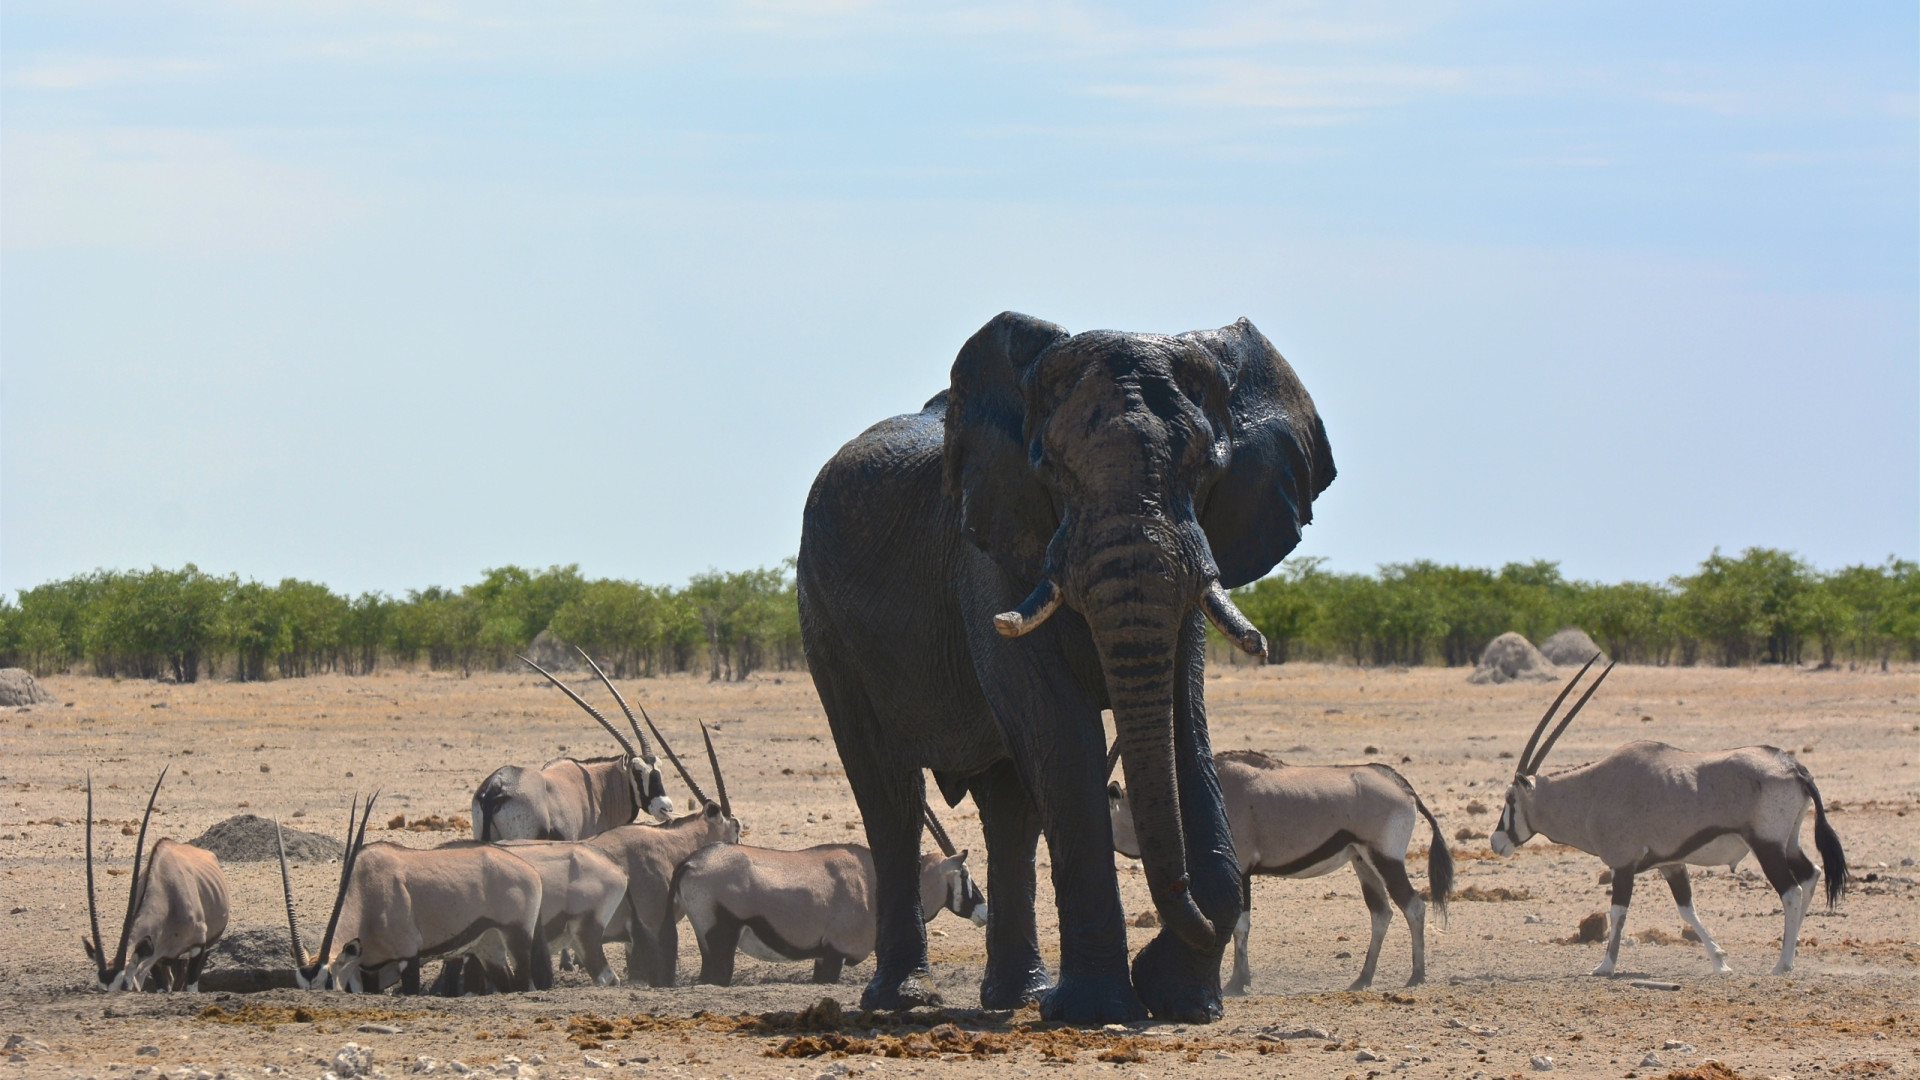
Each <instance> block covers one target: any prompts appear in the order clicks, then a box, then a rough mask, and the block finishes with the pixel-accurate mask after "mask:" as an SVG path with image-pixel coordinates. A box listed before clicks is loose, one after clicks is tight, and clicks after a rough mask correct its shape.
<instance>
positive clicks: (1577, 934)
mask: <svg viewBox="0 0 1920 1080" xmlns="http://www.w3.org/2000/svg"><path fill="white" fill-rule="evenodd" d="M1573 940H1574V941H1575V942H1580V943H1586V942H1596V941H1605V940H1607V913H1606V912H1604V911H1596V912H1594V913H1593V914H1591V915H1588V916H1587V917H1586V918H1584V919H1581V920H1580V928H1579V929H1578V930H1575V931H1574V934H1573Z"/></svg>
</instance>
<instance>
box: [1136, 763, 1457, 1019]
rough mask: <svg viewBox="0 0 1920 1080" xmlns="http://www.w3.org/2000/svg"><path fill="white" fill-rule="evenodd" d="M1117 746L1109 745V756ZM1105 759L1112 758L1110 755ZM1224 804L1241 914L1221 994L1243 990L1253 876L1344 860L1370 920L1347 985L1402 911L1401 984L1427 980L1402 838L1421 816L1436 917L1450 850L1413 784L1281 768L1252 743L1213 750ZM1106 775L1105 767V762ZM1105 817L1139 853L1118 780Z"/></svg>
mask: <svg viewBox="0 0 1920 1080" xmlns="http://www.w3.org/2000/svg"><path fill="white" fill-rule="evenodd" d="M1117 751H1118V747H1117V746H1116V747H1115V754H1116V755H1117ZM1110 756H1112V755H1110ZM1213 762H1214V769H1215V771H1216V772H1217V773H1218V774H1219V777H1220V794H1221V796H1222V797H1223V798H1224V799H1225V801H1226V810H1227V825H1228V827H1229V829H1231V831H1232V834H1233V850H1234V854H1235V855H1236V856H1237V857H1238V859H1239V862H1240V900H1241V904H1240V919H1239V921H1238V922H1236V923H1234V926H1233V975H1232V977H1231V978H1229V979H1228V980H1227V985H1226V992H1227V993H1229V994H1244V993H1246V992H1247V983H1248V981H1249V980H1250V979H1251V978H1252V970H1251V967H1250V965H1249V964H1248V961H1247V932H1248V929H1249V927H1250V925H1251V916H1252V913H1253V879H1254V876H1255V875H1269V876H1272V877H1284V878H1310V877H1319V876H1320V875H1322V874H1331V873H1333V872H1334V871H1336V870H1338V869H1340V868H1341V867H1342V866H1348V865H1351V866H1352V867H1353V872H1354V875H1355V876H1357V877H1358V878H1359V879H1360V895H1361V896H1362V897H1363V898H1364V899H1365V900H1366V902H1367V911H1368V912H1369V914H1370V915H1371V916H1372V920H1373V936H1372V938H1371V939H1370V940H1369V941H1368V942H1367V959H1366V962H1365V963H1364V964H1362V965H1361V967H1360V977H1359V978H1357V979H1355V980H1354V981H1353V984H1352V985H1351V986H1349V987H1348V988H1347V989H1349V990H1362V989H1365V988H1366V987H1368V986H1371V985H1373V974H1374V970H1375V968H1376V966H1377V965H1378V964H1379V961H1380V944H1381V942H1382V941H1383V940H1385V938H1386V936H1387V927H1388V926H1390V925H1392V923H1393V909H1392V908H1391V907H1389V906H1388V901H1389V900H1391V901H1392V903H1393V904H1395V905H1397V906H1398V907H1399V908H1400V912H1401V914H1402V915H1404V916H1405V917H1406V920H1407V930H1408V931H1409V933H1410V934H1411V935H1412V937H1413V974H1412V977H1411V978H1409V979H1408V980H1407V985H1408V986H1416V985H1418V984H1420V983H1422V982H1425V981H1426V978H1427V903H1426V901H1424V900H1422V899H1421V898H1420V894H1419V893H1418V892H1416V891H1414V888H1413V883H1412V882H1411V881H1409V880H1408V879H1407V865H1406V864H1407V845H1408V844H1409V843H1411V842H1412V839H1413V833H1414V830H1415V829H1416V828H1417V827H1418V825H1419V820H1418V819H1419V818H1423V817H1424V818H1426V819H1427V827H1428V828H1429V829H1430V830H1431V831H1432V839H1431V841H1430V842H1429V844H1428V847H1427V883H1428V886H1429V889H1430V891H1431V892H1432V894H1433V898H1434V899H1433V906H1434V908H1435V909H1436V910H1438V911H1439V912H1440V913H1441V914H1442V915H1443V916H1444V915H1445V914H1446V910H1447V894H1448V893H1449V892H1450V891H1451V890H1452V888H1453V856H1452V854H1451V853H1449V852H1448V851H1447V843H1446V840H1445V839H1444V838H1442V837H1441V835H1440V823H1439V822H1437V821H1435V820H1434V818H1433V813H1432V811H1430V810H1428V809H1427V806H1426V804H1425V803H1423V802H1421V801H1420V796H1419V795H1418V794H1417V793H1416V792H1415V791H1414V790H1413V785H1412V784H1410V783H1408V782H1407V778H1406V777H1404V776H1401V775H1400V774H1399V772H1397V771H1395V770H1394V769H1391V768H1389V767H1387V766H1385V765H1380V764H1367V765H1288V764H1287V763H1286V762H1284V761H1277V760H1275V759H1273V758H1270V757H1268V756H1267V755H1265V754H1262V753H1260V752H1258V751H1256V750H1228V751H1224V752H1222V753H1218V754H1215V755H1214V756H1213ZM1108 771H1109V773H1111V771H1112V764H1111V763H1110V764H1109V765H1108ZM1107 805H1108V807H1109V808H1110V810H1111V816H1112V818H1113V846H1114V849H1115V850H1116V851H1118V852H1120V854H1122V855H1125V856H1127V857H1128V858H1131V859H1137V858H1139V857H1140V842H1139V839H1138V837H1137V834H1136V833H1135V832H1134V828H1133V808H1132V806H1131V805H1129V803H1128V801H1127V795H1126V792H1125V791H1124V790H1123V789H1122V788H1121V786H1120V783H1119V781H1114V782H1112V783H1110V784H1108V785H1107Z"/></svg>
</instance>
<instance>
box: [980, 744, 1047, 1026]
mask: <svg viewBox="0 0 1920 1080" xmlns="http://www.w3.org/2000/svg"><path fill="white" fill-rule="evenodd" d="M967 789H968V791H969V792H971V793H972V795H973V802H974V805H975V806H977V807H979V808H980V826H981V829H982V831H984V832H985V833H986V838H987V970H986V974H985V975H984V976H982V977H981V980H980V1007H981V1008H984V1009H1018V1008H1019V1007H1021V1006H1022V1005H1025V1004H1026V1003H1027V1002H1029V1001H1038V1000H1039V999H1040V998H1041V997H1042V996H1043V995H1044V994H1045V993H1046V992H1047V989H1048V987H1049V985H1050V982H1049V980H1048V979H1047V966H1046V962H1045V961H1043V960H1042V959H1041V958H1040V938H1039V932H1038V929H1037V927H1036V926H1035V924H1034V911H1033V905H1034V891H1035V885H1036V882H1035V877H1034V867H1033V855H1034V849H1035V847H1036V846H1037V845H1038V843H1039V841H1040V814H1039V812H1038V811H1037V810H1036V809H1035V808H1034V805H1033V800H1032V799H1031V798H1029V797H1028V795H1027V789H1026V788H1024V787H1022V786H1021V784H1020V776H1019V773H1017V772H1016V771H1015V770H1014V767H1013V762H1011V761H1001V762H996V763H995V764H994V765H993V766H992V767H990V768H989V769H987V771H986V772H983V773H981V774H979V775H978V776H975V777H973V778H971V779H970V780H968V781H967Z"/></svg>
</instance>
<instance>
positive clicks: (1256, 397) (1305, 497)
mask: <svg viewBox="0 0 1920 1080" xmlns="http://www.w3.org/2000/svg"><path fill="white" fill-rule="evenodd" d="M1181 336H1182V337H1185V338H1187V339H1189V340H1192V341H1195V342H1198V343H1199V344H1201V345H1202V346H1204V347H1205V348H1206V349H1207V351H1208V352H1210V353H1212V354H1213V355H1214V358H1215V359H1216V360H1218V361H1219V362H1220V366H1221V367H1222V368H1223V369H1225V371H1226V373H1227V379H1228V381H1229V383H1230V384H1231V385H1232V387H1233V393H1232V395H1231V396H1230V397H1229V399H1228V406H1227V408H1228V412H1229V424H1230V427H1231V434H1232V440H1233V457H1232V459H1231V460H1230V462H1229V463H1228V465H1227V471H1226V473H1225V474H1224V475H1222V476H1221V477H1220V479H1219V480H1218V481H1216V482H1215V483H1214V485H1213V490H1212V491H1211V492H1209V493H1208V496H1207V503H1206V508H1205V509H1204V510H1203V511H1202V512H1201V514H1200V526H1201V528H1203V529H1205V530H1206V533H1207V543H1208V544H1210V545H1211V546H1212V548H1213V558H1214V561H1215V562H1216V563H1217V564H1218V565H1219V567H1220V584H1221V585H1223V586H1225V587H1227V588H1229V589H1232V588H1237V587H1239V586H1241V585H1245V584H1246V583H1248V582H1250V581H1254V580H1257V579H1259V578H1260V577H1262V576H1264V575H1265V574H1266V573H1267V571H1269V570H1271V569H1273V568H1274V565H1275V564H1277V563H1278V562H1279V561H1280V560H1281V559H1283V558H1285V557H1286V556H1287V553H1288V552H1290V551H1292V550H1293V548H1294V545H1296V544H1298V543H1299V542H1300V530H1301V528H1302V527H1303V526H1304V525H1306V524H1307V523H1308V522H1310V521H1312V520H1313V500H1314V498H1315V497H1317V496H1318V495H1319V494H1320V493H1321V492H1322V491H1325V490H1326V489H1327V485H1328V484H1331V483H1333V475H1334V469H1333V450H1332V448H1331V447H1329V446H1328V445H1327V429H1326V425H1324V424H1322V423H1321V422H1320V414H1319V413H1318V412H1316V411H1314V408H1313V398H1311V397H1309V396H1307V388H1306V387H1304V386H1302V385H1300V379H1299V377H1298V376H1296V375H1295V374H1294V373H1293V368H1292V367H1291V366H1289V365H1288V364H1287V361H1286V359H1285V358H1283V357H1282V356H1281V355H1280V350H1278V349H1276V348H1274V347H1273V343H1272V342H1270V341H1268V340H1267V339H1266V336H1265V335H1264V334H1262V333H1260V331H1258V330H1256V329H1254V326H1253V324H1252V323H1250V322H1248V321H1247V320H1246V319H1241V320H1240V321H1238V322H1236V323H1234V324H1233V325H1232V326H1224V327H1221V328H1220V329H1218V330H1196V331H1194V332H1193V333H1190V334H1183V335H1181Z"/></svg>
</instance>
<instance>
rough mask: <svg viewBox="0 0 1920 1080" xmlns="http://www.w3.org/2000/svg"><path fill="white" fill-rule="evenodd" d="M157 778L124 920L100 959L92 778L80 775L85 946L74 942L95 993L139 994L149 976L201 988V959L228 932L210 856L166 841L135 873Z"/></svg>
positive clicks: (164, 983)
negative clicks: (90, 967)
mask: <svg viewBox="0 0 1920 1080" xmlns="http://www.w3.org/2000/svg"><path fill="white" fill-rule="evenodd" d="M166 778H167V770H166V769H161V770H160V779H159V780H155V781H154V782H153V794H151V795H149V796H147V812H146V813H145V814H144V815H142V816H141V818H140V835H139V836H138V837H136V838H135V839H134V842H133V876H132V878H131V880H130V881H129V883H128V888H127V914H126V917H125V918H123V919H122V920H121V921H120V944H119V946H118V947H117V948H116V949H114V953H113V960H112V962H111V963H109V962H108V960H107V952H106V947H105V946H106V943H105V941H103V940H102V938H101V937H100V904H99V901H98V900H97V899H96V896H95V891H94V881H93V776H92V775H91V774H89V775H88V776H87V919H88V922H89V924H90V926H91V928H92V930H93V938H92V940H87V939H84V938H83V939H81V942H80V944H81V947H82V948H84V949H86V951H87V958H88V959H90V960H92V961H93V964H94V967H95V969H96V970H97V975H98V984H99V988H100V989H102V990H144V989H146V987H147V977H148V976H149V975H154V976H155V977H156V978H157V981H158V983H159V986H160V988H161V989H164V990H198V989H200V985H199V984H200V971H201V969H202V968H204V967H206V964H207V953H208V952H209V951H211V950H212V949H213V946H214V943H215V942H218V941H219V940H220V935H221V934H224V933H226V930H227V912H228V906H227V879H226V875H224V874H222V873H221V872H220V860H219V859H217V858H215V857H214V855H213V852H211V851H207V850H205V849H203V848H197V847H194V846H193V845H192V844H183V843H181V842H179V841H178V840H175V839H172V838H171V837H165V836H163V837H161V838H160V839H159V840H157V841H155V842H154V845H153V854H152V855H151V856H150V857H149V858H148V859H147V863H146V873H145V875H144V876H142V874H141V869H140V855H141V852H142V851H143V850H145V848H146V846H147V823H148V821H150V820H152V818H153V804H154V800H156V799H158V798H159V797H160V785H161V783H162V782H163V781H165V780H166Z"/></svg>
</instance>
